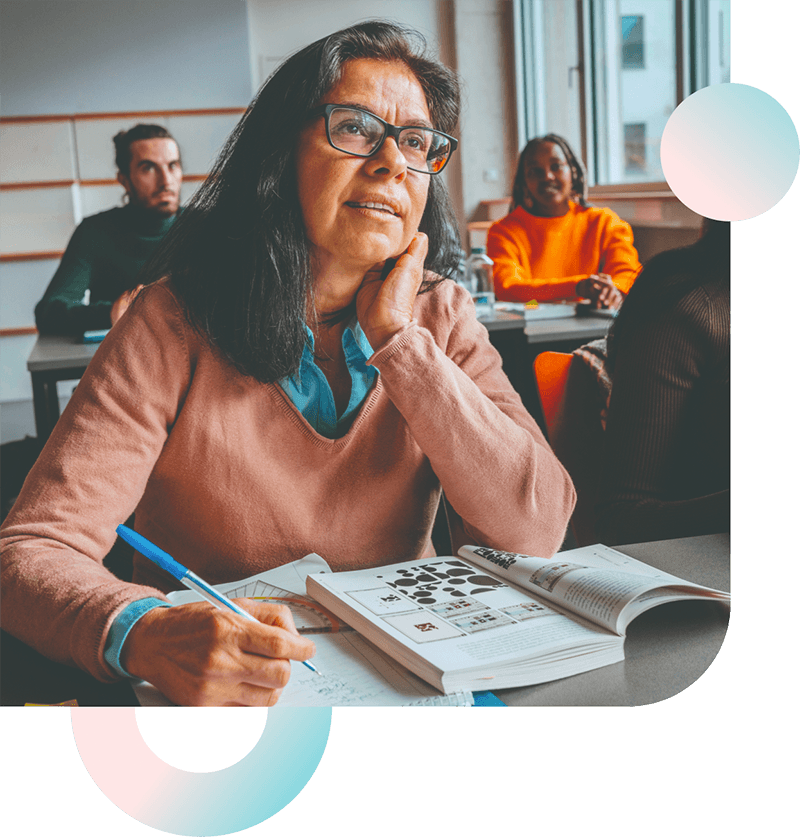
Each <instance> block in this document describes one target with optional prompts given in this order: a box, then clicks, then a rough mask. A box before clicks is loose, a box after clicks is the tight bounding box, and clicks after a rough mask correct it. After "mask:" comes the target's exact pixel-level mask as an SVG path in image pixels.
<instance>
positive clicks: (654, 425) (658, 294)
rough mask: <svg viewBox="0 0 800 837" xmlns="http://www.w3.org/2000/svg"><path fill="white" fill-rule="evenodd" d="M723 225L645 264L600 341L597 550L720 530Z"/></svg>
mask: <svg viewBox="0 0 800 837" xmlns="http://www.w3.org/2000/svg"><path fill="white" fill-rule="evenodd" d="M730 310H731V308H730V224H729V223H727V222H723V221H711V220H708V219H706V220H705V221H704V228H703V234H702V235H701V237H700V239H699V240H698V241H697V242H696V243H695V244H693V245H691V246H689V247H685V248H681V249H677V250H670V251H667V252H665V253H661V254H659V255H657V256H656V257H654V258H653V259H652V260H650V262H649V263H648V264H647V265H646V266H645V268H644V270H643V271H642V273H641V275H640V276H639V278H638V279H637V280H636V283H635V284H634V286H633V288H632V289H631V292H630V294H629V295H628V297H627V298H626V300H625V302H624V304H623V306H622V308H621V310H620V313H619V315H618V317H617V320H616V322H615V323H614V326H613V328H612V330H611V333H610V335H609V340H608V367H609V371H610V374H611V377H612V380H613V386H612V389H611V398H610V401H609V407H608V417H607V423H606V431H605V442H604V452H603V467H602V477H601V485H600V496H601V497H603V499H602V501H600V502H598V503H597V505H596V506H595V511H596V521H595V524H596V533H597V536H598V539H599V540H601V541H602V542H603V543H606V544H622V543H637V542H643V541H654V540H664V539H669V538H679V537H691V536H695V535H702V534H711V533H716V532H727V531H729V529H730Z"/></svg>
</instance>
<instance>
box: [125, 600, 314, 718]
mask: <svg viewBox="0 0 800 837" xmlns="http://www.w3.org/2000/svg"><path fill="white" fill-rule="evenodd" d="M236 603H237V604H238V605H239V606H240V607H242V608H243V609H244V610H247V611H248V612H249V613H251V614H253V616H255V617H256V618H257V619H258V620H259V623H260V624H256V623H254V622H250V621H246V620H245V619H243V618H242V617H241V616H237V615H236V614H235V613H232V612H228V611H226V610H220V609H219V608H215V607H213V606H212V605H210V604H208V603H206V602H198V603H196V604H188V605H181V606H179V607H158V608H155V609H153V610H150V611H148V612H147V613H146V614H145V615H144V616H142V618H141V619H139V621H138V622H136V624H135V625H134V626H133V628H132V629H131V632H130V633H129V634H128V637H127V638H126V640H125V643H124V645H123V648H122V656H121V662H122V665H123V667H124V668H125V670H126V671H128V672H129V673H130V674H131V675H133V676H134V677H138V678H141V679H143V680H147V681H148V682H149V683H152V684H153V685H154V686H155V687H156V688H158V689H160V691H161V692H163V693H164V695H166V697H167V698H169V700H171V701H172V702H173V703H177V704H178V705H180V706H274V705H275V703H276V702H277V700H278V698H279V697H280V695H281V691H282V690H283V688H284V686H286V684H287V683H288V682H289V674H290V671H291V665H290V662H289V661H290V660H298V661H303V660H308V659H309V658H310V657H312V656H313V654H314V651H315V648H314V643H313V642H311V641H310V640H308V639H305V638H304V637H301V636H300V635H299V634H298V632H297V629H296V628H295V626H294V622H293V620H292V616H291V613H290V612H289V610H288V608H286V607H283V606H282V605H273V604H259V603H256V602H252V601H250V600H248V599H237V600H236Z"/></svg>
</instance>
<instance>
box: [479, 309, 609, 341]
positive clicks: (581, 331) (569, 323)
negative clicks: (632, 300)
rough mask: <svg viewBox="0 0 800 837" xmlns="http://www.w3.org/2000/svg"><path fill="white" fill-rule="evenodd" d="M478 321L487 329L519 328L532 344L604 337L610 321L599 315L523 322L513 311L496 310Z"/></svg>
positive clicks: (514, 329)
mask: <svg viewBox="0 0 800 837" xmlns="http://www.w3.org/2000/svg"><path fill="white" fill-rule="evenodd" d="M478 320H479V321H480V322H481V323H483V324H484V325H485V326H486V329H487V331H489V332H498V331H522V332H523V333H524V335H525V338H526V339H527V342H528V344H529V345H532V346H537V345H542V344H549V343H559V342H562V341H566V340H568V341H571V342H574V343H575V345H576V346H577V345H580V344H581V343H587V342H589V341H590V340H597V339H598V338H600V337H605V336H606V334H607V333H608V329H609V327H610V326H611V322H612V320H611V319H610V318H609V317H607V316H604V315H602V314H597V315H592V314H587V315H584V316H582V317H557V318H553V319H543V320H527V321H526V320H525V317H524V315H523V314H518V313H516V312H515V311H496V312H495V313H494V314H493V315H492V316H491V317H478Z"/></svg>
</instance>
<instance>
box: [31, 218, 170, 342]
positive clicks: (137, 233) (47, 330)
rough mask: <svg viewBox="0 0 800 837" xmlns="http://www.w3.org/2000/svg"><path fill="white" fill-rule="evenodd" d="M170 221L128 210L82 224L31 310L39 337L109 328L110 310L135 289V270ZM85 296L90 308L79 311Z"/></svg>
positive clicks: (149, 254)
mask: <svg viewBox="0 0 800 837" xmlns="http://www.w3.org/2000/svg"><path fill="white" fill-rule="evenodd" d="M175 217H176V216H175V215H171V216H169V217H165V216H163V215H158V214H157V213H154V212H151V211H148V210H144V209H141V208H140V207H138V206H134V205H132V204H128V205H127V206H123V207H115V208H114V209H109V210H107V211H106V212H99V213H98V214H97V215H92V216H90V217H89V218H86V219H84V220H83V221H82V222H81V223H80V224H79V225H78V227H77V229H76V230H75V232H74V233H73V234H72V238H70V241H69V244H68V245H67V249H66V251H65V252H64V255H63V257H62V259H61V264H59V266H58V270H57V271H56V272H55V275H54V276H53V278H52V280H51V281H50V284H49V285H48V286H47V290H46V291H45V293H44V296H43V297H42V299H41V300H40V301H39V302H38V303H37V305H36V308H35V311H34V313H35V316H36V327H37V328H38V329H39V332H40V333H41V334H66V335H79V334H82V333H83V332H84V331H91V330H94V329H104V328H110V327H111V305H112V304H113V302H114V301H115V300H116V299H117V298H118V297H119V296H120V295H121V294H123V293H124V292H125V291H128V290H131V289H132V288H134V287H136V285H137V284H138V283H137V276H138V274H139V272H140V270H141V269H142V267H143V266H144V264H145V262H146V261H147V260H148V259H149V258H150V256H151V255H152V254H153V252H154V251H155V249H156V247H157V246H158V245H159V244H160V243H161V239H162V238H164V236H165V234H166V233H167V230H169V228H170V227H171V226H172V224H173V222H174V220H175ZM87 290H88V291H89V294H90V297H89V304H88V305H84V304H83V300H84V296H85V294H86V291H87Z"/></svg>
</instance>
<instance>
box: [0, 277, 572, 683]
mask: <svg viewBox="0 0 800 837" xmlns="http://www.w3.org/2000/svg"><path fill="white" fill-rule="evenodd" d="M414 314H415V319H414V320H413V321H412V322H411V323H410V324H409V325H407V326H405V327H404V328H403V329H401V330H400V331H399V332H398V333H397V334H395V335H394V336H393V337H392V338H390V339H389V340H388V341H387V342H386V343H385V344H384V345H382V346H380V347H378V349H377V351H376V352H375V354H374V355H373V356H372V357H371V358H370V361H369V362H370V363H371V364H373V365H375V366H376V367H377V368H378V369H379V370H380V373H381V374H380V376H379V377H378V379H377V380H376V382H375V384H374V385H373V387H372V389H371V391H370V393H369V394H368V396H367V398H366V400H365V401H364V403H363V404H362V406H361V408H360V410H359V411H358V413H357V415H356V417H355V419H354V420H353V423H352V424H351V426H350V428H349V430H348V431H347V433H345V435H344V436H342V437H341V438H337V439H327V438H325V437H323V436H321V435H320V434H318V433H316V432H315V431H314V430H313V429H312V428H311V426H310V425H309V424H308V422H307V421H305V419H304V418H303V417H302V416H301V415H300V413H299V412H298V411H297V409H296V408H295V406H294V405H293V404H292V402H291V400H290V398H289V397H288V396H287V395H286V393H285V392H284V391H283V390H282V389H281V387H280V386H279V385H277V384H275V383H268V384H261V383H259V382H257V381H255V380H254V379H253V378H251V377H247V376H245V375H242V374H241V373H239V372H238V371H237V370H236V369H235V368H234V367H233V366H232V364H231V363H230V362H229V361H228V360H227V359H226V358H225V357H224V356H222V354H221V353H220V352H219V351H217V350H216V349H214V348H213V347H212V346H211V345H210V344H209V342H208V340H207V339H206V338H205V337H204V336H203V335H201V334H200V333H198V332H197V331H196V330H194V329H193V328H191V326H190V325H189V324H188V322H187V319H186V316H185V313H184V310H183V307H182V305H181V303H180V301H179V300H178V298H177V296H176V295H175V294H174V292H173V291H172V289H171V287H170V285H169V283H168V282H160V283H156V284H154V285H152V286H150V287H148V288H147V289H145V291H143V293H142V294H141V295H140V297H139V298H138V299H137V301H136V303H135V304H134V305H133V306H132V307H131V308H130V309H129V310H128V312H127V313H126V314H125V315H124V316H123V317H122V318H121V320H120V321H119V322H118V323H117V324H116V325H115V326H114V328H113V329H112V330H111V332H110V333H109V335H108V336H107V337H106V339H105V340H104V341H103V343H102V344H101V345H100V347H99V349H98V351H97V353H96V355H95V357H94V358H93V360H92V362H91V363H90V365H89V368H88V369H87V371H86V373H84V375H83V377H82V379H81V381H80V383H79V385H78V388H77V390H76V392H75V393H74V395H73V397H72V398H71V399H70V401H69V403H68V405H67V407H66V409H65V410H64V413H63V415H62V417H61V419H60V420H59V422H58V424H57V426H56V428H55V430H54V431H53V433H52V435H51V437H50V439H49V441H48V443H47V445H46V446H45V448H44V450H43V452H42V455H41V456H40V457H39V460H38V461H37V462H36V464H35V465H34V467H33V469H32V470H31V472H30V474H29V476H28V479H27V480H26V482H25V485H24V486H23V489H22V491H21V493H20V496H19V499H18V500H17V502H16V503H15V505H14V507H13V509H12V510H11V512H10V514H9V515H8V517H7V519H6V521H5V523H4V525H3V527H2V535H3V541H2V543H3V558H2V562H3V563H2V584H1V585H0V589H2V620H3V627H4V628H5V629H6V630H8V631H9V632H10V633H12V634H14V635H15V636H17V637H18V638H20V639H21V640H23V641H24V642H26V643H28V644H29V645H32V646H33V647H34V648H36V649H37V650H39V651H40V652H41V653H43V654H45V655H46V656H48V657H50V658H52V659H55V660H58V661H61V662H69V663H73V664H75V665H77V666H79V667H81V668H83V669H85V670H86V671H88V672H90V673H91V674H92V675H94V676H95V677H97V678H98V679H101V680H111V679H114V678H116V677H117V676H118V675H116V674H115V673H113V671H112V670H111V669H110V667H109V666H108V664H107V663H106V662H105V660H104V659H103V648H104V646H105V642H106V637H107V634H108V630H109V628H110V626H111V624H112V622H113V620H114V618H115V617H116V615H117V614H119V613H120V612H121V611H122V610H123V609H124V608H125V607H126V606H127V605H128V604H130V603H131V602H132V601H136V600H139V599H142V598H145V597H147V596H156V597H158V598H162V599H163V598H165V596H164V592H165V591H168V590H171V589H175V587H176V583H175V582H174V580H173V579H171V578H169V577H167V576H166V575H165V574H164V573H162V572H161V571H160V570H158V568H157V567H155V566H154V565H153V564H151V563H150V562H149V561H147V560H146V559H144V558H142V557H141V556H139V555H135V556H134V569H133V583H127V582H123V581H120V580H119V579H117V578H116V577H115V576H114V575H113V574H112V573H111V572H109V571H108V570H107V569H106V568H105V567H103V565H102V561H103V558H104V557H105V555H106V554H107V553H108V551H109V549H110V548H111V546H112V544H113V542H114V538H115V528H116V526H117V524H119V523H121V522H123V521H125V520H126V519H127V518H128V517H129V516H130V515H131V513H133V512H135V514H136V528H137V530H138V531H140V532H141V533H142V534H143V535H145V536H146V537H148V538H149V539H151V540H152V541H154V542H155V543H157V544H158V545H159V546H160V547H161V548H162V549H165V550H166V551H167V552H169V553H170V554H171V555H173V556H174V557H175V558H176V559H177V560H178V561H180V562H181V563H182V564H184V565H185V566H187V567H189V568H190V569H192V570H194V571H195V572H196V573H197V574H198V575H200V576H201V577H203V578H205V579H206V580H207V581H209V582H211V583H212V584H216V583H221V582H225V581H231V580H237V579H241V578H245V577H247V576H250V575H253V574H255V573H258V572H261V571H263V570H267V569H270V568H272V567H275V566H278V565H280V564H284V563H286V562H289V561H293V560H296V559H298V558H301V557H302V556H303V555H306V554H308V553H310V552H317V553H319V554H320V555H322V556H323V558H325V560H326V561H327V562H328V563H329V564H330V565H331V567H332V568H333V569H334V570H345V569H355V568H360V567H371V566H379V565H383V564H388V563H393V562H396V561H403V560H410V559H416V558H422V557H425V556H429V555H430V554H431V551H430V534H431V529H432V526H433V520H434V515H435V513H436V508H437V505H438V502H439V496H440V491H441V490H442V489H443V490H444V492H445V494H446V496H447V499H448V501H449V502H450V504H451V505H452V507H453V508H454V509H455V511H456V512H457V513H458V515H459V516H460V518H461V520H462V521H463V530H464V531H463V540H461V543H458V542H457V543H456V544H454V549H457V548H458V546H459V545H461V544H463V543H464V542H471V543H478V544H485V545H487V546H492V547H496V548H502V549H508V550H512V551H516V552H523V553H529V554H533V555H541V556H547V557H549V556H551V555H553V554H554V553H555V552H556V550H557V549H558V548H559V546H560V545H561V542H562V540H563V537H564V533H565V530H566V526H567V523H568V521H569V517H570V514H571V512H572V508H573V506H574V502H575V493H574V489H573V487H572V483H571V481H570V479H569V476H568V475H567V473H566V471H565V470H564V468H563V467H562V466H561V464H560V463H559V462H558V460H557V459H556V458H555V456H554V454H553V453H552V451H551V449H550V447H549V446H548V444H547V442H546V441H545V439H544V437H543V435H542V433H541V431H540V430H539V428H538V426H537V424H536V422H535V421H534V420H533V418H532V417H531V416H530V414H529V413H528V412H527V411H526V410H525V408H524V407H523V405H522V402H521V401H520V398H519V396H518V395H517V393H516V392H515V391H514V389H513V388H512V387H511V385H510V384H509V382H508V379H507V378H506V376H505V375H504V373H503V371H502V364H501V359H500V356H499V355H498V354H497V352H496V351H495V349H494V348H493V347H492V346H491V344H490V343H489V339H488V333H487V331H486V329H485V328H484V326H483V325H481V324H480V323H478V321H477V320H476V318H475V312H474V307H473V304H472V301H471V298H470V297H469V295H468V294H467V293H466V291H464V290H463V289H462V288H459V287H458V286H457V285H456V284H455V283H453V282H450V281H447V282H443V283H441V284H440V285H438V286H437V287H436V288H435V289H434V290H432V291H431V292H429V293H425V294H421V295H420V296H418V297H417V300H416V303H415V309H414Z"/></svg>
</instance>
